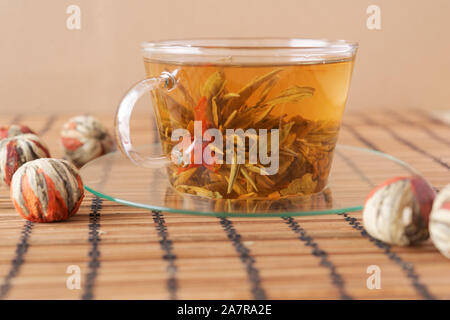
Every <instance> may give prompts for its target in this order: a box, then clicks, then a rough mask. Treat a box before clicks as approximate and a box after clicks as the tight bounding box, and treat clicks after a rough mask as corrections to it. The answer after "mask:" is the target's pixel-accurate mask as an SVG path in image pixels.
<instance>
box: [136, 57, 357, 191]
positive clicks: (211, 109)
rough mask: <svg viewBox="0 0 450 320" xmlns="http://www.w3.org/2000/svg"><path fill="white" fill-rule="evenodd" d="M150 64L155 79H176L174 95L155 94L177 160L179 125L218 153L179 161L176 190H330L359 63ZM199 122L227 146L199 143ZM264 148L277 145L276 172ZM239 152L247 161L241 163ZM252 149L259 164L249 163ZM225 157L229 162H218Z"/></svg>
mask: <svg viewBox="0 0 450 320" xmlns="http://www.w3.org/2000/svg"><path fill="white" fill-rule="evenodd" d="M145 67H146V72H147V76H149V77H153V76H157V75H160V74H161V73H162V72H164V71H166V72H170V73H171V74H172V75H173V76H174V77H175V78H176V79H177V83H176V85H175V88H174V89H173V90H171V91H170V92H168V91H167V90H165V89H161V88H160V89H156V90H154V91H153V93H152V99H153V102H154V106H155V114H156V117H157V118H158V119H157V122H158V125H159V127H158V130H159V134H160V138H161V143H162V146H163V151H164V153H165V154H166V155H167V156H168V157H173V154H174V153H173V150H174V147H176V146H177V145H179V143H180V140H179V139H173V134H174V132H175V131H176V130H177V129H184V130H185V131H186V132H188V133H189V134H190V135H189V137H190V138H189V139H191V140H188V141H191V142H192V146H194V145H195V146H197V147H199V148H200V149H201V151H204V149H205V148H209V149H211V150H213V152H212V154H213V156H214V158H213V161H212V162H207V161H203V160H202V161H203V162H195V163H194V162H189V163H186V162H178V163H177V162H174V163H173V164H172V165H171V166H169V167H168V173H169V179H170V181H171V183H172V185H173V186H174V187H175V189H176V190H178V191H180V192H186V193H191V194H196V195H199V196H205V197H209V198H215V199H219V198H225V199H261V198H262V199H279V198H283V197H290V196H301V195H308V194H312V193H315V192H319V191H321V190H323V189H324V188H325V187H326V185H327V179H328V174H329V171H330V168H331V163H332V159H333V151H334V148H335V145H336V141H337V137H338V131H339V127H340V123H341V119H342V114H343V112H344V107H345V102H346V99H347V92H348V87H349V84H350V78H351V72H352V68H353V61H352V60H346V61H339V62H331V63H317V64H295V65H283V66H267V65H264V66H259V65H245V66H238V65H224V64H218V65H175V64H173V65H172V64H163V63H159V62H155V61H151V60H145ZM196 123H200V126H201V128H202V129H201V130H202V134H204V131H205V130H207V129H214V130H216V132H219V133H221V134H222V135H223V139H224V141H225V143H224V145H223V148H222V147H220V148H217V147H216V146H214V148H213V144H212V142H211V140H208V141H205V140H201V141H200V142H199V141H195V138H192V137H193V136H194V137H196V132H194V131H195V126H196ZM232 129H234V130H237V129H242V131H244V132H246V133H248V134H247V135H246V136H245V137H244V138H243V139H241V140H239V137H236V136H232V135H230V134H229V132H230V130H232ZM264 130H267V132H276V133H277V135H276V137H277V139H278V140H277V141H276V143H275V141H273V140H271V139H274V138H273V137H275V136H271V135H270V134H268V135H262V134H261V132H265V131H264ZM271 137H272V138H271ZM264 139H265V140H264ZM252 143H253V144H252ZM264 145H268V146H270V147H273V146H274V145H277V149H276V153H275V152H274V151H273V149H271V148H270V147H268V148H267V150H265V151H266V152H267V154H268V156H274V155H276V160H277V167H276V171H274V172H270V173H268V171H269V170H268V165H267V163H263V161H262V160H261V159H264V157H262V151H261V150H263V149H264V148H261V146H264ZM255 146H256V147H255ZM230 147H231V149H232V150H231V151H232V153H231V154H233V152H234V154H233V156H231V161H225V158H226V160H230V159H229V158H227V157H225V155H228V152H229V151H230ZM254 147H255V148H254ZM185 149H186V148H185ZM185 149H183V155H186V154H187V151H186V150H185ZM200 149H198V150H200ZM239 151H242V154H241V155H242V156H243V159H244V161H239V158H238V156H239ZM253 151H256V153H257V155H258V157H257V159H256V161H255V159H253V161H250V159H251V154H252V152H253ZM219 156H222V157H223V158H224V159H223V161H219V160H217V161H216V160H215V159H218V158H219ZM189 157H190V154H188V158H189ZM192 159H193V156H192ZM241 160H242V159H241Z"/></svg>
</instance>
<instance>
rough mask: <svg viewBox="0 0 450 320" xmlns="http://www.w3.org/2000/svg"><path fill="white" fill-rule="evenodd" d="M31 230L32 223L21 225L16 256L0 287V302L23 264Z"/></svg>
mask: <svg viewBox="0 0 450 320" xmlns="http://www.w3.org/2000/svg"><path fill="white" fill-rule="evenodd" d="M32 229H33V223H32V222H31V221H26V222H25V223H24V225H23V229H22V232H21V233H22V236H21V237H20V241H19V243H18V244H17V246H16V255H15V257H14V259H13V260H12V262H11V269H10V270H9V272H8V274H7V275H6V277H5V279H4V280H3V284H2V285H1V286H0V300H1V299H4V298H5V297H6V295H7V294H8V292H9V289H11V280H12V279H13V278H14V277H15V276H16V275H17V274H18V273H19V271H20V267H21V266H22V265H23V263H24V262H25V259H24V257H25V253H26V252H27V250H28V247H29V246H30V245H29V243H28V239H29V237H30V234H31V230H32Z"/></svg>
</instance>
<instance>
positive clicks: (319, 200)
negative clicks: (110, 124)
mask: <svg viewBox="0 0 450 320" xmlns="http://www.w3.org/2000/svg"><path fill="white" fill-rule="evenodd" d="M143 148H145V149H146V150H150V151H152V150H158V149H159V148H160V147H159V146H158V145H150V146H144V147H143ZM156 153H157V152H156ZM80 172H81V176H82V178H83V182H84V185H85V188H86V190H88V191H89V192H91V193H93V194H95V195H97V196H99V197H101V198H105V199H108V200H111V201H115V202H118V203H121V204H124V205H128V206H133V207H139V208H145V209H149V210H160V211H165V212H176V213H185V214H194V215H203V216H240V217H261V216H263V217H280V216H282V217H286V216H308V215H323V214H333V213H342V212H350V211H359V210H361V209H362V207H363V204H364V200H365V198H366V196H367V194H368V193H369V192H370V190H371V189H372V188H374V187H375V186H376V185H378V184H380V183H382V182H383V181H385V180H387V179H389V178H391V177H394V176H402V175H411V174H418V173H417V171H416V170H414V169H413V168H412V167H410V166H409V165H408V164H407V163H405V162H403V161H401V160H399V159H397V158H394V157H393V156H390V155H388V154H385V153H381V152H378V151H374V150H370V149H364V148H358V147H352V146H346V145H337V146H336V152H335V156H334V160H333V166H332V169H331V174H330V177H329V185H328V187H327V188H326V189H325V190H323V191H322V192H319V193H316V194H313V195H309V196H303V197H291V198H286V199H279V200H249V199H247V200H227V199H216V200H212V199H208V198H203V197H200V196H195V195H189V194H182V193H179V192H177V191H175V189H173V188H172V186H171V185H170V183H169V179H168V177H167V173H166V168H142V167H138V166H135V165H134V164H132V163H131V162H130V161H129V160H128V159H127V158H126V157H125V156H124V155H122V153H121V152H119V151H117V152H113V153H110V154H107V155H105V156H102V157H100V158H98V159H95V160H94V161H91V162H89V163H88V164H86V165H85V166H84V167H83V168H81V170H80Z"/></svg>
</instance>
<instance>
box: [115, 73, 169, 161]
mask: <svg viewBox="0 0 450 320" xmlns="http://www.w3.org/2000/svg"><path fill="white" fill-rule="evenodd" d="M173 80H174V79H173V78H172V75H170V74H168V73H165V74H163V75H162V76H161V77H158V78H147V79H144V80H142V81H140V82H138V83H136V84H135V85H134V86H133V87H132V88H131V89H130V90H129V91H128V92H127V93H126V94H125V96H124V97H123V99H122V101H121V102H120V104H119V107H118V109H117V112H116V119H115V128H116V140H117V144H118V145H119V148H120V150H121V151H122V152H123V153H124V154H125V155H126V156H127V157H128V158H129V159H130V160H131V161H132V162H133V163H134V164H136V165H139V166H143V167H147V168H160V167H165V166H168V165H169V164H170V163H171V161H170V159H169V158H168V157H166V156H164V155H158V156H142V155H141V154H140V153H139V152H138V151H136V150H135V149H134V148H133V145H132V144H131V136H130V118H131V113H132V112H133V109H134V106H135V104H136V102H137V101H138V100H139V98H140V97H142V96H143V95H144V94H145V93H147V92H150V91H152V90H154V89H155V88H157V87H158V86H161V85H164V87H165V88H167V87H168V84H169V83H170V81H173ZM174 83H175V82H172V85H173V84H174Z"/></svg>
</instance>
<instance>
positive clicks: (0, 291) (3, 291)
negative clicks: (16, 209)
mask: <svg viewBox="0 0 450 320" xmlns="http://www.w3.org/2000/svg"><path fill="white" fill-rule="evenodd" d="M53 117H54V116H51V117H49V118H48V119H47V122H46V123H45V124H44V126H43V127H42V129H41V130H40V131H39V133H38V134H40V135H42V134H44V133H46V132H47V131H48V130H49V129H50V128H51V126H52V125H53V123H54V120H52V119H53ZM22 119H23V114H17V115H15V116H14V118H13V119H11V121H10V124H15V123H18V122H20V121H21V120H22ZM33 226H34V223H33V222H31V221H28V220H27V221H25V222H24V224H23V227H22V232H21V233H22V236H21V237H20V241H19V243H18V244H17V245H16V255H15V257H14V259H13V260H12V262H11V269H10V270H9V272H8V274H7V275H6V277H5V279H4V280H3V284H2V285H1V287H0V299H3V298H4V297H6V295H7V294H8V292H9V290H10V288H11V280H12V279H13V278H14V277H15V276H17V274H18V273H19V270H20V267H21V266H22V264H23V263H24V262H25V259H24V257H25V254H26V252H27V251H28V247H29V246H30V245H29V243H28V239H29V237H30V235H31V232H32V230H33Z"/></svg>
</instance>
